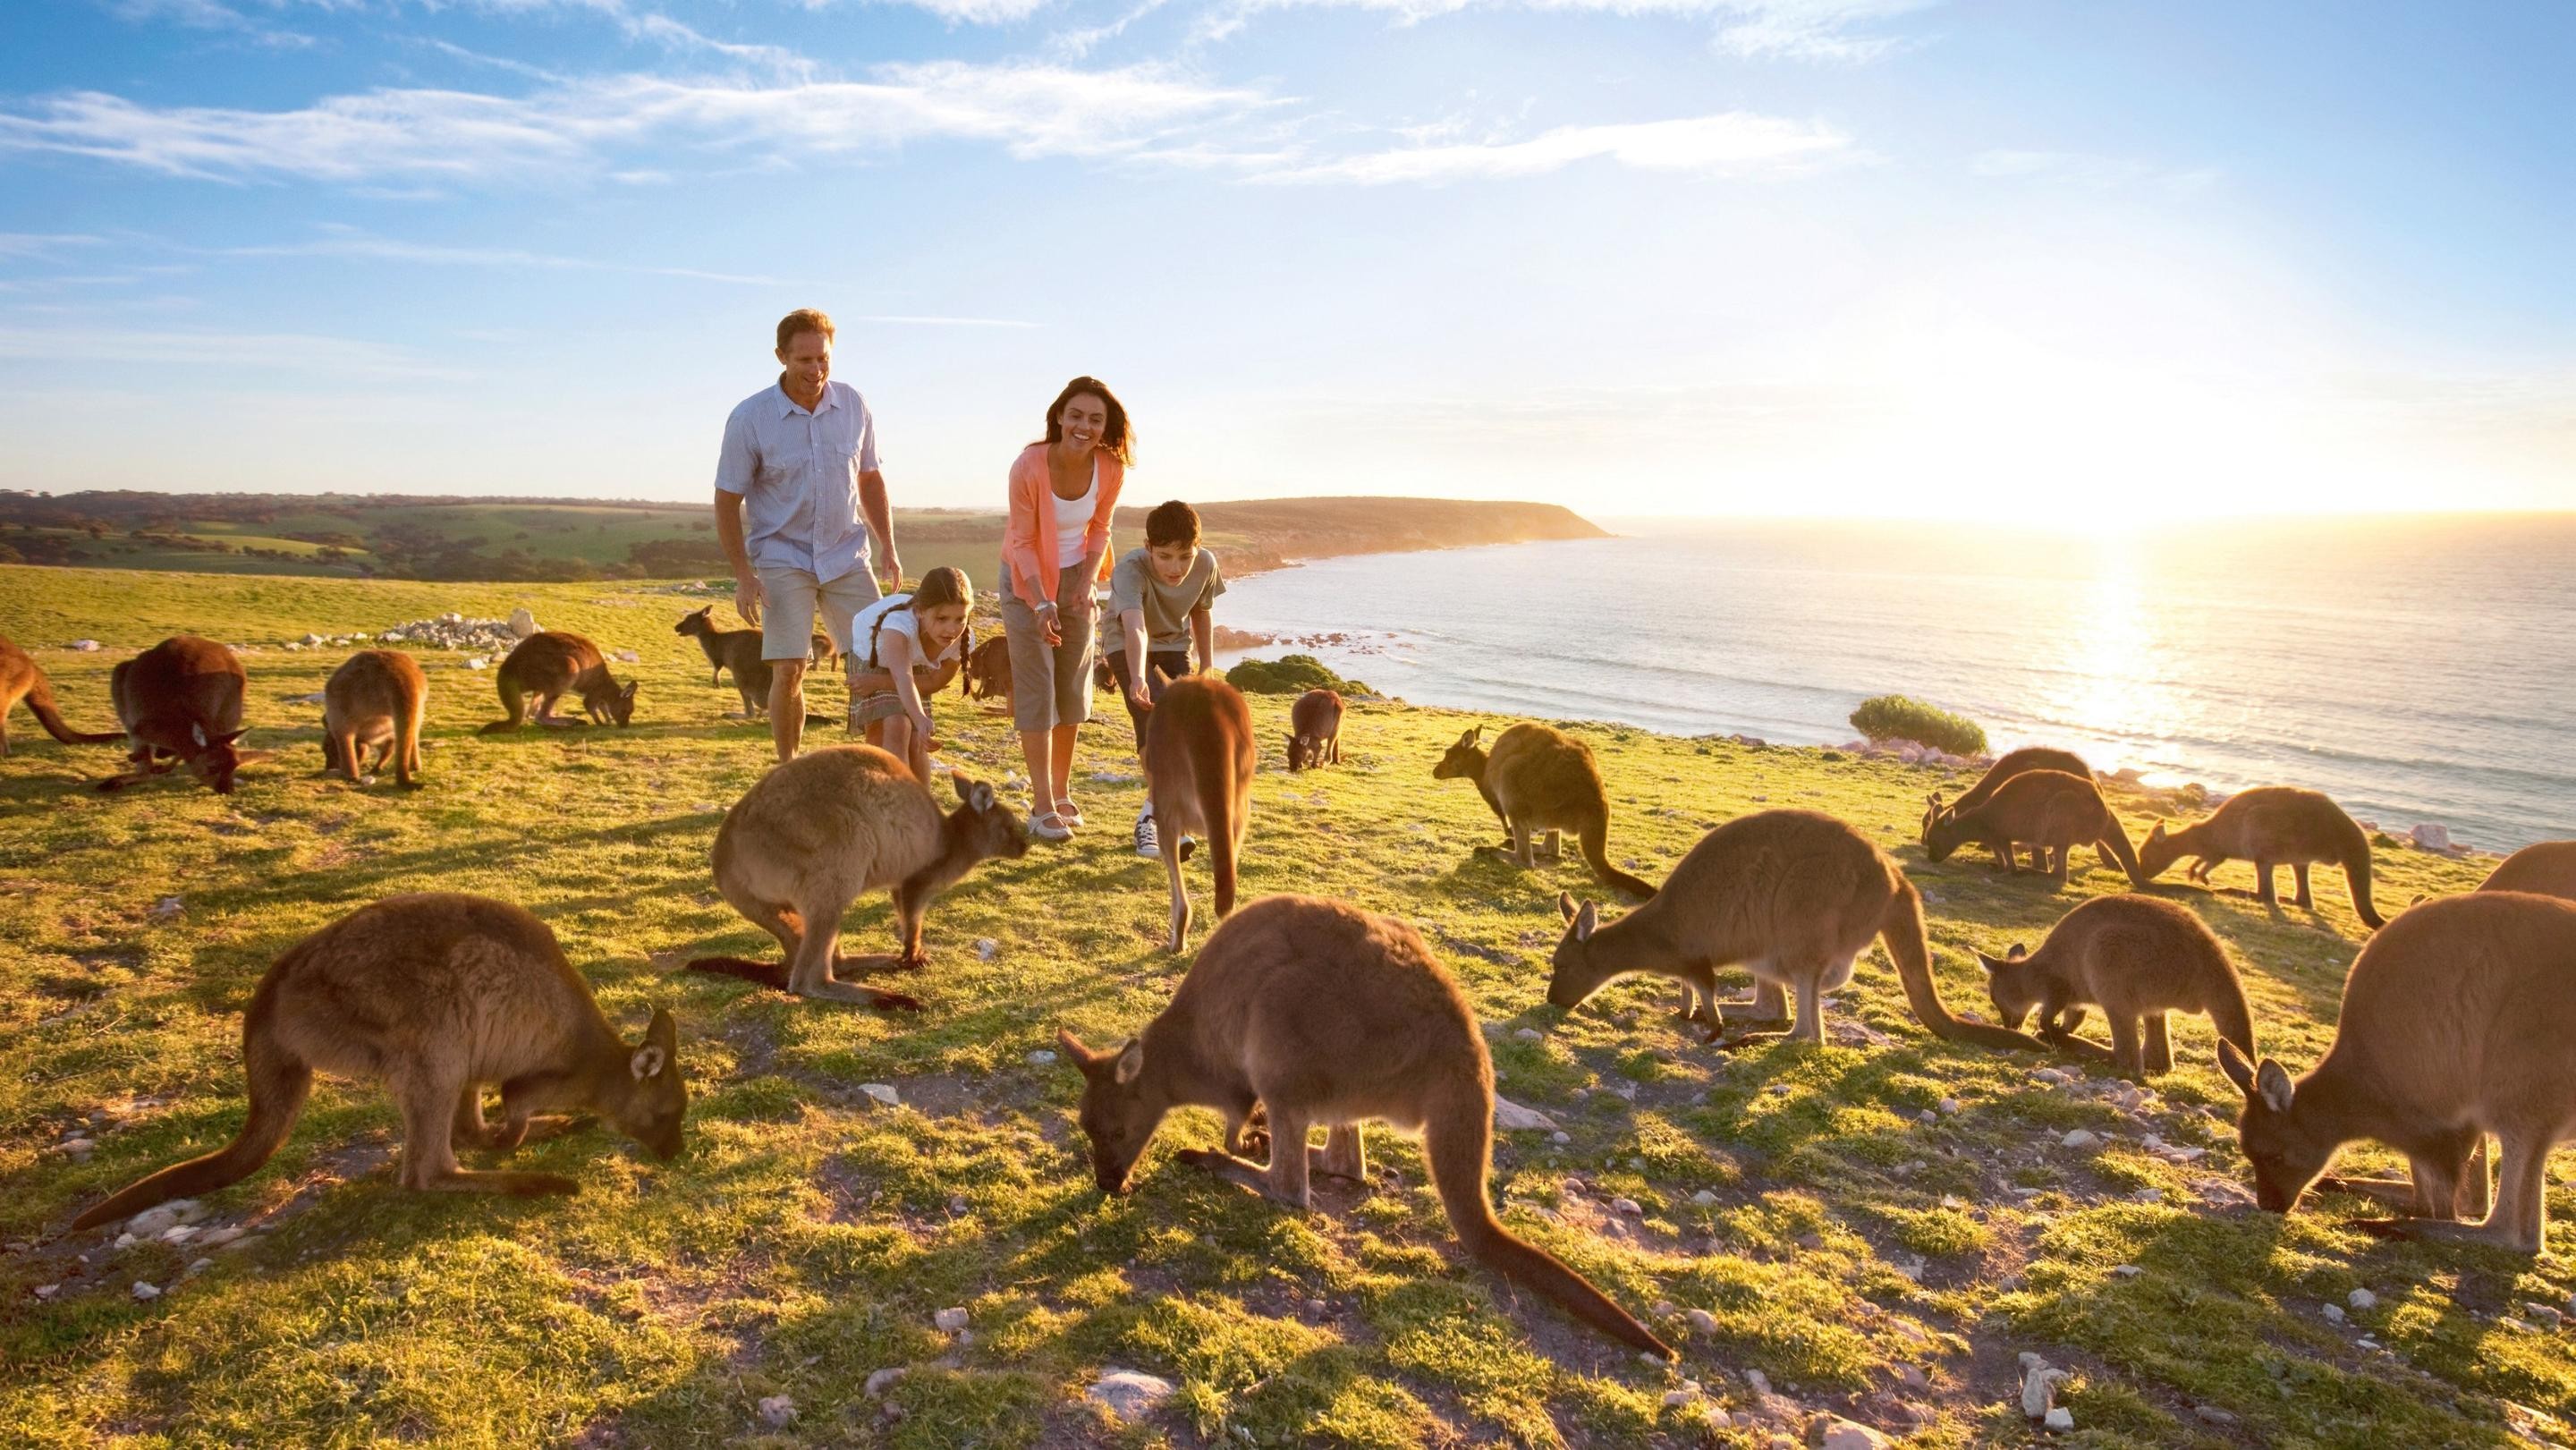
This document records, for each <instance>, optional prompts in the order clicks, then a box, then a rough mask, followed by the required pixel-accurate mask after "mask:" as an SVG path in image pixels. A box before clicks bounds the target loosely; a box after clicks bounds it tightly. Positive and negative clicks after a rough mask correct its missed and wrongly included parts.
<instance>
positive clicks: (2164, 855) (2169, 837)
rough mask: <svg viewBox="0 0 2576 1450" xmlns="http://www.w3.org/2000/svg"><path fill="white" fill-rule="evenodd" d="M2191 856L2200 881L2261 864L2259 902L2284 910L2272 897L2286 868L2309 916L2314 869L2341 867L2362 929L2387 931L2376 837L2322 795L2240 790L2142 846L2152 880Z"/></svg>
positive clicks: (2160, 829)
mask: <svg viewBox="0 0 2576 1450" xmlns="http://www.w3.org/2000/svg"><path fill="white" fill-rule="evenodd" d="M2185 856H2193V857H2197V858H2199V859H2197V860H2195V861H2193V862H2192V864H2191V866H2190V868H2189V870H2188V872H2187V873H2186V874H2188V875H2189V876H2190V877H2191V879H2192V880H2195V881H2200V882H2206V881H2208V880H2209V873H2210V871H2211V870H2212V869H2214V868H2216V867H2218V866H2221V865H2224V864H2225V863H2227V862H2229V861H2234V860H2240V859H2241V860H2248V861H2251V862H2253V863H2254V885H2255V891H2254V895H2255V897H2256V899H2258V900H2260V901H2261V902H2262V903H2263V904H2264V905H2265V906H2278V905H2280V904H2281V903H2280V898H2278V897H2277V896H2274V895H2273V894H2272V868H2273V867H2275V866H2279V865H2284V864H2286V865H2288V866H2289V868H2290V875H2291V877H2292V879H2293V880H2295V881H2296V882H2297V884H2298V888H2299V894H2298V898H2297V900H2298V905H2299V906H2300V908H2301V909H2303V910H2314V909H2315V903H2314V902H2313V901H2312V900H2311V899H2310V898H2309V896H2308V866H2309V865H2310V863H2312V862H2317V861H2327V862H2337V863H2340V864H2341V865H2342V866H2343V875H2344V882H2345V884H2346V885H2348V886H2350V887H2351V888H2352V909H2353V911H2354V913H2355V914H2357V915H2359V916H2360V917H2361V920H2362V924H2363V925H2364V926H2367V927H2369V928H2370V929H2371V930H2373V931H2377V930H2378V929H2379V928H2380V927H2382V926H2385V925H2387V923H2386V922H2385V921H2384V920H2382V919H2381V917H2380V915H2379V913H2378V912H2376V911H2373V910H2372V909H2371V906H2370V838H2369V837H2367V836H2365V835H2363V834H2362V832H2361V827H2360V826H2358V825H2356V824H2354V822H2353V819H2352V817H2350V816H2348V815H2345V814H2344V813H2343V808H2342V807H2341V806H2338V805H2336V804H2335V803H2334V802H2333V801H2331V800H2328V799H2326V797H2325V796H2324V795H2322V794H2320V793H2318V792H2316V791H2312V790H2300V789H2298V788H2297V787H2295V786H2286V785H2264V786H2256V787H2255V788H2254V789H2252V790H2248V791H2240V792H2238V793H2237V794H2235V795H2233V796H2230V797H2228V800H2227V803H2226V804H2225V805H2222V806H2220V807H2219V808H2218V813H2217V814H2216V815H2214V816H2211V817H2210V818H2209V819H2208V820H2205V821H2203V822H2201V823H2200V824H2199V825H2196V826H2187V827H2185V828H2183V829H2182V830H2179V831H2174V832H2170V833H2168V832H2167V831H2166V830H2165V823H2164V822H2162V821H2158V822H2156V824H2155V828H2154V829H2153V830H2151V831H2149V832H2147V839H2146V840H2145V841H2144V842H2143V843H2141V844H2140V845H2139V847H2138V863H2139V866H2140V867H2141V869H2143V870H2144V871H2145V872H2146V879H2149V880H2152V879H2153V878H2155V877H2157V876H2161V875H2163V874H2164V871H2165V868H2166V867H2168V866H2171V865H2172V864H2173V863H2174V862H2176V861H2178V860H2180V859H2182V858H2183V857H2185Z"/></svg>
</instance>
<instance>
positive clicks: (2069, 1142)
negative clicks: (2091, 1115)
mask: <svg viewBox="0 0 2576 1450" xmlns="http://www.w3.org/2000/svg"><path fill="white" fill-rule="evenodd" d="M2057 1141H2058V1142H2059V1143H2060V1144H2062V1145H2064V1146H2066V1147H2069V1148H2090V1147H2092V1146H2093V1145H2095V1144H2097V1143H2099V1142H2101V1141H2102V1139H2101V1137H2100V1135H2098V1134H2096V1133H2094V1132H2092V1131H2091V1130H2089V1129H2085V1128H2077V1129H2075V1130H2074V1131H2073V1132H2070V1133H2068V1134H2067V1135H2066V1136H2065V1137H2063V1138H2060V1139H2058V1140H2057Z"/></svg>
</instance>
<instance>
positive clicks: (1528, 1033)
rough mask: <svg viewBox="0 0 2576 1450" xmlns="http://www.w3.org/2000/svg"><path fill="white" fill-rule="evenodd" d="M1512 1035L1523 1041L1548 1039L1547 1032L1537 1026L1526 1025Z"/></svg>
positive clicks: (1543, 1040)
mask: <svg viewBox="0 0 2576 1450" xmlns="http://www.w3.org/2000/svg"><path fill="white" fill-rule="evenodd" d="M1512 1035H1513V1036H1514V1037H1517V1038H1519V1039H1520V1040H1521V1041H1523V1042H1545V1041H1546V1040H1547V1034H1546V1033H1544V1032H1541V1031H1539V1030H1538V1029H1537V1028H1535V1027H1524V1028H1522V1029H1520V1030H1519V1031H1518V1032H1515V1033H1513V1034H1512Z"/></svg>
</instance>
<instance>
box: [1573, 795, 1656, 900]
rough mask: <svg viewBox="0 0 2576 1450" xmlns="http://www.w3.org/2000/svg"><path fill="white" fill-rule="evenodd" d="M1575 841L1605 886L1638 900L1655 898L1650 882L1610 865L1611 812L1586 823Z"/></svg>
mask: <svg viewBox="0 0 2576 1450" xmlns="http://www.w3.org/2000/svg"><path fill="white" fill-rule="evenodd" d="M1576 838H1577V839H1578V840H1579V841H1580V842H1581V843H1582V846H1583V859H1584V861H1585V862H1587V863H1588V864H1590V866H1591V867H1592V874H1593V875H1595V876H1598V877H1600V878H1601V880H1602V883H1603V884H1604V885H1607V886H1611V887H1615V888H1616V889H1618V890H1620V891H1624V892H1626V893H1628V895H1629V896H1631V897H1633V898H1635V899H1636V900H1639V901H1645V900H1648V899H1649V898H1651V897H1653V896H1654V894H1655V888H1654V885H1653V883H1651V882H1647V881H1641V880H1639V879H1638V878H1636V877H1634V876H1631V875H1629V874H1628V873H1627V872H1625V871H1622V870H1620V869H1619V868H1618V867H1616V866H1613V865H1611V864H1610V812H1609V811H1608V810H1607V809H1604V810H1603V811H1602V812H1601V814H1599V815H1597V816H1594V817H1592V818H1591V819H1590V820H1587V821H1585V822H1584V823H1583V829H1582V830H1581V831H1579V832H1577V833H1576Z"/></svg>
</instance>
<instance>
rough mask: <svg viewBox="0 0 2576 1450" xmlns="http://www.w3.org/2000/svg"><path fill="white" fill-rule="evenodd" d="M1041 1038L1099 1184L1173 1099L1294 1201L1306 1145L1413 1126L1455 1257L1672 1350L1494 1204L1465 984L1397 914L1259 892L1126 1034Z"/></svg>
mask: <svg viewBox="0 0 2576 1450" xmlns="http://www.w3.org/2000/svg"><path fill="white" fill-rule="evenodd" d="M1165 698H1166V699H1167V700H1168V699H1169V696H1166V697H1165ZM1165 708H1169V706H1168V705H1166V706H1165ZM1056 1041H1057V1043H1058V1044H1059V1045H1060V1046H1062V1047H1063V1049H1064V1053H1065V1057H1066V1059H1067V1060H1068V1061H1070V1062H1071V1063H1072V1064H1073V1065H1074V1066H1075V1067H1077V1068H1079V1069H1081V1072H1082V1077H1083V1089H1082V1130H1083V1132H1084V1134H1085V1135H1086V1136H1087V1137H1088V1138H1089V1139H1090V1142H1091V1165H1092V1173H1093V1176H1094V1178H1095V1179H1096V1180H1097V1181H1098V1182H1099V1184H1100V1191H1101V1192H1102V1193H1104V1194H1112V1195H1115V1194H1124V1193H1126V1192H1127V1191H1128V1186H1129V1176H1130V1175H1131V1174H1132V1173H1133V1172H1134V1170H1135V1166H1136V1160H1137V1159H1139V1158H1141V1157H1143V1156H1144V1153H1145V1148H1146V1145H1147V1144H1149V1143H1151V1142H1152V1141H1153V1137H1154V1132H1155V1130H1156V1129H1157V1128H1158V1127H1160V1126H1161V1124H1162V1121H1163V1119H1164V1117H1165V1116H1166V1115H1167V1114H1169V1113H1170V1112H1171V1110H1172V1109H1174V1108H1177V1107H1204V1108H1213V1109H1215V1110H1216V1111H1217V1112H1218V1113H1220V1114H1222V1115H1223V1116H1224V1118H1225V1151H1223V1152H1221V1153H1209V1152H1203V1151H1198V1150H1186V1151H1184V1152H1182V1153H1181V1154H1180V1159H1181V1161H1182V1162H1184V1163H1190V1164H1194V1165H1198V1166H1201V1167H1204V1168H1206V1169H1207V1170H1209V1171H1210V1172H1213V1173H1215V1174H1217V1175H1218V1176H1220V1177H1222V1178H1225V1179H1227V1180H1229V1181H1231V1182H1234V1183H1239V1184H1241V1185H1243V1186H1245V1187H1247V1188H1250V1189H1252V1190H1253V1191H1255V1192H1257V1193H1260V1194H1263V1195H1264V1196H1266V1197H1269V1198H1272V1199H1275V1200H1277V1201H1279V1202H1281V1203H1284V1204H1287V1205H1289V1206H1290V1207H1292V1208H1298V1209H1307V1208H1311V1207H1312V1206H1313V1199H1312V1197H1311V1195H1310V1194H1309V1192H1308V1188H1307V1175H1308V1172H1309V1171H1310V1160H1312V1161H1311V1166H1312V1167H1318V1168H1320V1169H1321V1170H1322V1171H1323V1172H1325V1173H1327V1174H1330V1175H1334V1176H1338V1177H1347V1178H1353V1179H1360V1180H1362V1181H1365V1175H1366V1171H1367V1158H1366V1152H1365V1149H1364V1147H1363V1145H1362V1142H1361V1138H1360V1126H1361V1124H1362V1123H1363V1122H1364V1121H1366V1120H1368V1119H1377V1120H1380V1121H1383V1122H1387V1123H1390V1124H1393V1125H1394V1126H1396V1127H1397V1128H1399V1129H1402V1130H1405V1131H1408V1132H1410V1131H1417V1130H1418V1131H1419V1132H1421V1134H1422V1140H1423V1157H1424V1158H1425V1159H1426V1160H1427V1161H1428V1162H1429V1164H1430V1168H1431V1181H1432V1183H1433V1185H1434V1186H1435V1187H1436V1188H1438V1190H1439V1192H1440V1203H1441V1206H1442V1207H1443V1208H1444V1209H1446V1210H1447V1211H1448V1215H1449V1226H1450V1228H1451V1230H1452V1231H1454V1232H1455V1233H1456V1234H1457V1235H1458V1242H1459V1245H1460V1247H1462V1248H1464V1249H1465V1250H1466V1251H1467V1253H1468V1255H1469V1256H1470V1257H1472V1258H1474V1259H1475V1260H1476V1261H1477V1262H1479V1263H1481V1264H1483V1265H1484V1266H1485V1267H1486V1268H1488V1269H1491V1270H1493V1271H1494V1272H1495V1273H1497V1274H1500V1275H1501V1276H1503V1277H1504V1278H1505V1279H1508V1280H1510V1281H1512V1282H1513V1283H1516V1284H1519V1285H1521V1286H1523V1287H1525V1288H1528V1289H1531V1290H1534V1291H1536V1292H1538V1293H1540V1294H1544V1295H1546V1296H1547V1297H1548V1298H1550V1299H1553V1300H1555V1301H1556V1302H1557V1304H1558V1305H1560V1306H1562V1307H1563V1308H1564V1309H1565V1311H1566V1312H1567V1313H1569V1314H1572V1315H1573V1316H1574V1317H1575V1318H1577V1319H1580V1320H1582V1321H1583V1322H1584V1323H1586V1324H1589V1325H1591V1326H1592V1327H1593V1328H1595V1329H1598V1330H1600V1331H1601V1332H1603V1333H1605V1334H1608V1335H1610V1336H1611V1337H1612V1338H1615V1339H1617V1340H1619V1341H1621V1342H1622V1343H1625V1344H1628V1345H1631V1346H1633V1347H1635V1348H1637V1349H1641V1350H1644V1351H1646V1352H1648V1353H1650V1354H1659V1355H1662V1356H1664V1357H1665V1358H1667V1359H1670V1358H1672V1356H1673V1351H1672V1348H1671V1346H1669V1345H1667V1344H1665V1343H1664V1342H1663V1341H1662V1340H1661V1339H1658V1338H1656V1337H1655V1335H1654V1333H1653V1332H1652V1331H1651V1330H1648V1329H1647V1328H1646V1327H1645V1326H1644V1325H1642V1324H1640V1323H1638V1322H1637V1321H1636V1319H1635V1318H1634V1317H1632V1316H1631V1315H1629V1314H1628V1312H1627V1311H1625V1310H1623V1309H1621V1308H1620V1307H1619V1306H1618V1305H1617V1304H1615V1303H1612V1302H1611V1300H1610V1299H1609V1297H1608V1296H1607V1295H1605V1294H1603V1293H1602V1292H1601V1291H1600V1290H1599V1289H1596V1288H1594V1287H1593V1286H1592V1285H1591V1284H1590V1283H1589V1282H1588V1281H1586V1280H1585V1279H1584V1278H1583V1277H1582V1276H1581V1275H1579V1274H1577V1273H1575V1272H1574V1271H1573V1270H1571V1269H1569V1268H1567V1267H1566V1266H1565V1265H1564V1264H1562V1263H1559V1262H1558V1261H1557V1260H1556V1259H1555V1258H1554V1257H1553V1256H1551V1255H1549V1254H1548V1253H1546V1252H1545V1251H1543V1250H1541V1249H1539V1248H1537V1247H1535V1246H1534V1245H1532V1244H1530V1243H1528V1242H1527V1241H1526V1240H1523V1239H1521V1238H1518V1237H1516V1236H1515V1235H1514V1234H1513V1233H1512V1232H1511V1231H1510V1230H1509V1229H1506V1228H1504V1227H1503V1225H1502V1224H1501V1223H1500V1222H1499V1221H1498V1220H1497V1219H1496V1218H1495V1217H1494V1207H1493V1201H1492V1200H1491V1199H1490V1198H1489V1197H1487V1195H1486V1189H1485V1180H1486V1177H1487V1175H1488V1174H1490V1173H1491V1172H1492V1171H1493V1133H1494V1068H1493V1063H1492V1061H1491V1060H1490V1059H1489V1058H1488V1057H1487V1056H1486V1055H1485V1040H1484V1038H1483V1036H1482V1035H1481V1034H1479V1033H1478V1032H1477V1030H1476V1014H1475V1012H1474V1010H1473V1009H1472V1008H1470V1007H1469V1006H1468V1004H1467V998H1466V996H1465V995H1464V994H1463V993H1461V992H1460V991H1459V990H1458V984H1457V982H1456V981H1454V980H1453V979H1452V978H1451V977H1450V975H1449V973H1448V972H1447V971H1445V970H1443V969H1442V967H1441V965H1440V963H1439V962H1438V960H1436V959H1435V958H1434V957H1433V956H1432V955H1431V950H1430V948H1429V947H1428V946H1426V945H1424V943H1423V940H1422V938H1421V936H1420V935H1418V934H1417V933H1415V931H1414V930H1413V928H1412V927H1410V926H1407V925H1405V924H1404V923H1403V922H1400V921H1396V920H1394V919H1392V918H1390V917H1383V916H1373V915H1370V914H1369V913H1367V912H1363V911H1361V910H1359V909H1358V908H1356V907H1353V906H1350V905H1347V904H1345V903H1343V902H1338V901H1325V900H1322V899H1319V898H1316V897H1312V896H1270V897H1264V898H1263V899H1261V900H1259V901H1256V902H1254V903H1252V904H1251V905H1249V906H1246V907H1245V908H1244V909H1243V910H1242V911H1241V912H1239V913H1237V914H1236V915H1235V916H1234V917H1233V918H1232V919H1230V920H1228V921H1227V922H1226V923H1225V924H1224V925H1222V926H1220V927H1218V928H1217V929H1216V931H1215V932H1214V933H1213V934H1212V935H1210V936H1209V937H1208V940H1207V945H1206V946H1205V947H1203V948H1201V949H1200V951H1199V955H1198V960H1197V961H1195V962H1192V963H1191V964H1190V970H1189V974H1188V975H1187V976H1185V977H1183V978H1182V979H1181V985H1180V988H1179V989H1178V990H1177V991H1175V992H1174V993H1173V994H1172V1001H1171V1005H1169V1006H1167V1007H1165V1008H1164V1009H1163V1011H1162V1012H1161V1014H1160V1015H1158V1016H1156V1017H1155V1018H1154V1020H1153V1021H1151V1022H1149V1023H1147V1024H1146V1025H1145V1030H1144V1033H1143V1034H1142V1035H1141V1036H1138V1037H1133V1038H1130V1039H1128V1041H1127V1043H1126V1044H1125V1045H1124V1046H1122V1047H1119V1048H1117V1049H1115V1050H1113V1051H1104V1052H1093V1051H1092V1050H1090V1049H1089V1048H1088V1047H1085V1046H1084V1045H1083V1043H1082V1040H1081V1039H1080V1038H1077V1037H1075V1036H1074V1035H1073V1033H1071V1032H1070V1031H1065V1030H1061V1029H1059V1030H1058V1032H1057V1034H1056ZM1256 1104H1258V1105H1259V1107H1260V1109H1261V1110H1262V1111H1264V1112H1266V1113H1267V1114H1268V1116H1269V1120H1270V1129H1269V1139H1270V1142H1269V1154H1270V1163H1269V1166H1268V1167H1266V1168H1265V1167H1263V1166H1261V1165H1259V1164H1256V1163H1251V1162H1247V1161H1245V1160H1244V1159H1243V1158H1242V1157H1240V1156H1239V1155H1240V1154H1241V1153H1242V1152H1243V1150H1244V1147H1245V1142H1244V1125H1245V1122H1246V1121H1247V1120H1248V1119H1249V1118H1250V1116H1251V1115H1252V1113H1253V1111H1254V1109H1255V1105H1256ZM1319 1123H1320V1124H1322V1125H1324V1127H1325V1129H1326V1136H1325V1146H1324V1147H1323V1148H1322V1149H1320V1150H1310V1149H1308V1147H1307V1145H1306V1134H1307V1129H1308V1128H1309V1127H1311V1126H1313V1125H1315V1124H1319Z"/></svg>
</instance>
